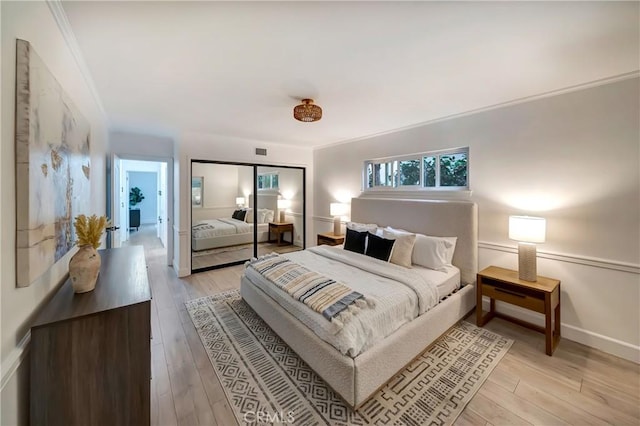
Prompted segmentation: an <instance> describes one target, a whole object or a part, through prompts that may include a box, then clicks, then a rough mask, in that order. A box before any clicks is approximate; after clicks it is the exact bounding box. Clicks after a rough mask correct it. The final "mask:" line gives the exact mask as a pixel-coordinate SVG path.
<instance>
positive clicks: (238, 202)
mask: <svg viewBox="0 0 640 426" xmlns="http://www.w3.org/2000/svg"><path fill="white" fill-rule="evenodd" d="M236 204H244V197H236Z"/></svg>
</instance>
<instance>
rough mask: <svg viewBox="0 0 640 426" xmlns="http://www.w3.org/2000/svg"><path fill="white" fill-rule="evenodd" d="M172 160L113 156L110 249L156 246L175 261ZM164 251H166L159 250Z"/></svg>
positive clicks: (167, 257)
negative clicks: (170, 216) (172, 220)
mask: <svg viewBox="0 0 640 426" xmlns="http://www.w3.org/2000/svg"><path fill="white" fill-rule="evenodd" d="M172 165H173V161H172V160H171V159H168V158H167V159H158V158H153V157H151V158H142V157H124V156H120V155H116V154H114V155H112V157H111V158H110V167H108V168H107V171H108V173H109V174H110V176H109V178H108V179H107V182H108V185H107V186H108V191H107V194H108V196H110V198H111V199H108V200H107V207H108V210H109V218H110V220H111V224H112V231H111V232H110V233H109V234H110V235H109V236H108V239H107V247H108V248H117V247H120V246H123V245H145V248H147V247H146V246H147V245H150V246H153V247H154V252H156V255H157V256H159V257H162V258H164V259H166V264H167V265H171V264H172V255H173V232H171V229H170V228H169V221H170V218H169V212H170V206H171V205H172V198H173V191H172V188H173V185H172V182H171V178H172V176H173V173H172V172H171V170H170V169H171V168H172ZM160 251H162V253H159V252H160Z"/></svg>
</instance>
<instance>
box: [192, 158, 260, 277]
mask: <svg viewBox="0 0 640 426" xmlns="http://www.w3.org/2000/svg"><path fill="white" fill-rule="evenodd" d="M191 174H192V179H191V181H192V188H191V191H192V206H193V208H192V210H191V227H192V229H191V269H192V271H193V270H202V269H209V268H213V267H220V266H223V265H227V264H237V263H241V262H244V261H246V260H249V259H251V257H252V256H253V255H254V249H253V221H251V220H249V218H248V217H247V210H246V208H245V207H246V204H245V203H246V201H245V200H246V199H247V196H248V195H249V194H250V193H251V192H252V190H253V182H252V181H253V166H241V165H235V164H220V163H207V162H197V161H193V162H192V163H191ZM247 178H248V181H247ZM204 181H206V182H207V185H206V186H205V185H203V182H204ZM247 182H248V183H247ZM197 189H200V194H199V200H200V203H199V205H198V204H196V198H195V195H194V194H198V192H197ZM196 207H197V208H196Z"/></svg>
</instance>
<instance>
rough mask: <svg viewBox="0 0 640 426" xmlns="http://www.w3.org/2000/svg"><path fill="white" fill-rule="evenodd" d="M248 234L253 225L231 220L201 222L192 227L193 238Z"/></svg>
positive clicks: (221, 219)
mask: <svg viewBox="0 0 640 426" xmlns="http://www.w3.org/2000/svg"><path fill="white" fill-rule="evenodd" d="M249 232H253V224H249V223H246V222H244V221H242V220H237V219H231V218H228V219H227V218H219V219H207V220H201V221H200V222H198V223H196V224H195V225H193V227H192V234H193V237H194V238H212V237H220V236H223V235H234V234H245V233H249Z"/></svg>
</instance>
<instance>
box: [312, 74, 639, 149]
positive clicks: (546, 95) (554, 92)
mask: <svg viewBox="0 0 640 426" xmlns="http://www.w3.org/2000/svg"><path fill="white" fill-rule="evenodd" d="M638 77H640V70H633V71H630V72H627V73H623V74H619V75H614V76H611V77H606V78H601V79H598V80H593V81H588V82H586V83H580V84H575V85H573V86H568V87H564V88H562V89H557V90H551V91H548V92H543V93H538V94H536V95H531V96H524V97H521V98H516V99H512V100H510V101H506V102H500V103H497V104H494V105H487V106H484V107H480V108H475V109H471V110H468V111H464V112H460V113H457V114H451V115H446V116H443V117H438V118H434V119H432V120H427V121H422V122H420V123H415V124H410V125H408V126H404V127H398V128H395V129H391V130H384V131H382V132H378V133H371V134H369V135H366V136H359V137H357V138H352V139H346V140H341V141H335V142H329V143H327V144H324V145H317V146H314V147H313V150H314V151H316V150H320V149H325V148H332V147H334V146H339V145H345V144H349V143H353V142H358V141H362V140H367V139H372V138H377V137H379V136H384V135H389V134H392V133H398V132H403V131H405V130H411V129H415V128H418V127H423V126H428V125H430V124H435V123H439V122H441V121H448V120H453V119H456V118H461V117H466V116H468V115H474V114H479V113H482V112H487V111H492V110H494V109H500V108H505V107H511V106H515V105H519V104H523V103H527V102H532V101H537V100H539V99H545V98H550V97H553V96H558V95H565V94H567V93H572V92H577V91H580V90H585V89H590V88H593V87H598V86H604V85H606V84H611V83H617V82H619V81H624V80H630V79H632V78H638Z"/></svg>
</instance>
